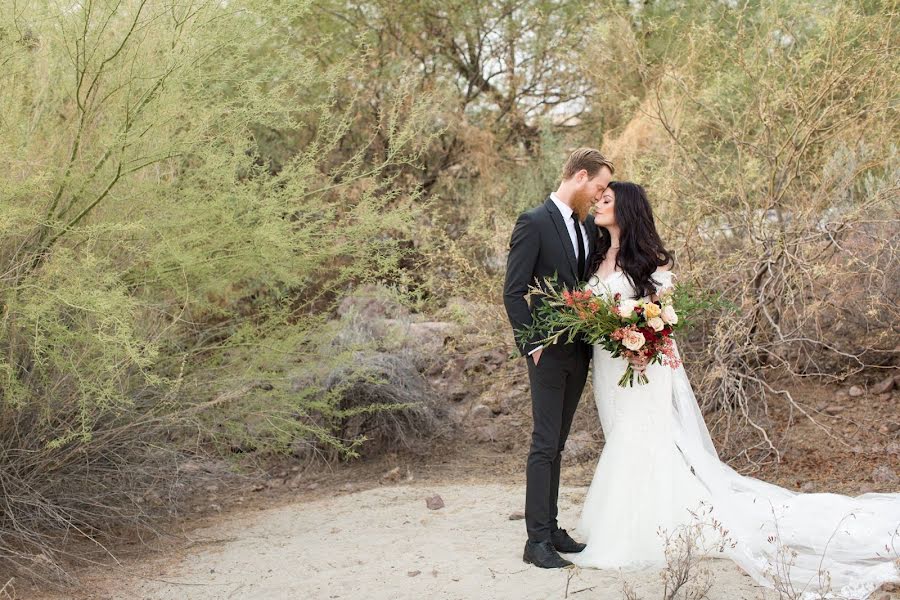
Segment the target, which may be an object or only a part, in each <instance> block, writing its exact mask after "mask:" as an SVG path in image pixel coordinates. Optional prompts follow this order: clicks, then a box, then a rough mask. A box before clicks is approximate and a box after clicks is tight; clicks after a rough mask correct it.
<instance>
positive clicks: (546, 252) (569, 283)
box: [503, 197, 597, 355]
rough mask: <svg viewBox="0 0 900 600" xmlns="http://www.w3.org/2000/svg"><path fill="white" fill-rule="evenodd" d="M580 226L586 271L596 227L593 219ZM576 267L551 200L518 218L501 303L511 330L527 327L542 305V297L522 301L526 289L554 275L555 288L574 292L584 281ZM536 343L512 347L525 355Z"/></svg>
mask: <svg viewBox="0 0 900 600" xmlns="http://www.w3.org/2000/svg"><path fill="white" fill-rule="evenodd" d="M584 227H585V231H586V232H587V238H588V248H587V252H586V254H587V257H586V260H585V271H587V270H589V269H590V263H591V260H590V259H591V256H592V255H593V253H594V250H595V248H596V246H597V226H596V225H595V224H594V219H593V217H588V218H587V219H585V221H584ZM577 265H578V263H577V261H576V259H575V249H574V248H573V247H572V238H570V237H569V231H568V229H567V227H566V223H565V222H564V220H563V216H562V214H561V213H560V212H559V209H558V208H556V205H555V204H554V203H553V200H551V199H550V198H549V197H548V198H547V200H546V201H545V202H544V203H543V204H542V205H541V206H538V207H536V208H533V209H531V210H529V211H527V212H524V213H522V214H521V215H519V218H518V220H517V221H516V226H515V227H514V228H513V232H512V236H510V240H509V256H508V257H507V260H506V282H505V283H504V285H503V304H504V305H505V306H506V314H507V316H508V317H509V322H510V323H511V324H512V326H513V329H514V330H518V329H521V328H523V327H528V326H530V325H531V324H532V314H533V313H534V311H536V310H537V309H538V307H539V306H540V305H541V304H542V303H543V297H542V296H537V297H532V298H531V302H530V303H529V302H526V300H525V296H526V294H527V293H528V287H529V286H530V285H535V284H538V283H540V282H543V280H544V278H545V277H551V276H552V275H554V274H556V276H557V283H558V285H560V286H565V287H566V288H568V289H576V288H578V287H579V286H580V285H581V282H582V281H584V280H585V279H587V273H586V272H585V273H582V274H581V277H577V276H576V271H577V270H578V266H577ZM536 342H537V339H532V340H529V341H528V342H527V343H524V344H522V343H520V342H519V340H516V346H518V348H519V352H520V353H521V354H522V355H526V354H528V352H529V351H531V350H533V349H534V348H536V347H537V346H538V344H537V343H536Z"/></svg>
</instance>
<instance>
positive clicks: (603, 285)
mask: <svg viewBox="0 0 900 600" xmlns="http://www.w3.org/2000/svg"><path fill="white" fill-rule="evenodd" d="M653 279H654V281H657V282H659V284H660V286H659V289H658V290H657V291H660V292H661V291H662V290H664V289H666V288H670V287H672V286H673V285H674V283H675V282H674V279H675V274H674V273H672V271H661V270H657V271H655V272H654V273H653ZM585 289H590V290H591V291H592V292H593V293H594V294H597V295H600V294H602V295H606V296H609V297H612V296H613V295H615V294H617V293H619V294H622V297H623V298H633V297H634V286H633V285H632V284H631V280H630V279H628V276H627V275H625V272H624V271H614V272H613V273H611V274H610V275H608V276H607V277H606V278H605V279H600V278H599V277H598V276H596V275H592V276H591V278H590V279H588V281H587V283H586V284H585Z"/></svg>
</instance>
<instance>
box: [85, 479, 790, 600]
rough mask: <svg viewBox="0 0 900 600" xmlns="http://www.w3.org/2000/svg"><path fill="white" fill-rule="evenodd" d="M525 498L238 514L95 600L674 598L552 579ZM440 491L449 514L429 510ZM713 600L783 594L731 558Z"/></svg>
mask: <svg viewBox="0 0 900 600" xmlns="http://www.w3.org/2000/svg"><path fill="white" fill-rule="evenodd" d="M523 491H524V490H523V489H522V488H521V487H520V486H514V485H504V484H487V485H477V484H476V485H473V484H453V485H436V486H429V485H424V484H418V483H417V484H412V485H397V486H390V487H380V488H375V489H370V490H367V491H361V492H356V493H350V494H343V495H337V496H333V497H326V498H319V499H318V500H315V501H313V502H306V503H302V502H297V503H293V504H289V505H286V506H282V507H279V508H267V509H264V510H259V511H247V512H244V513H234V514H232V515H230V516H229V517H228V518H226V519H223V520H222V521H221V522H219V523H218V524H216V525H214V526H212V527H208V528H205V529H198V530H196V531H194V532H193V533H192V537H194V538H195V539H196V540H197V543H196V544H194V545H193V548H192V549H191V550H190V551H189V552H183V553H181V554H183V555H184V557H183V558H178V559H173V558H172V556H171V555H170V556H168V557H167V556H164V555H163V556H160V557H158V558H155V559H150V560H148V561H142V562H141V563H139V564H138V565H136V566H134V567H133V568H131V574H130V575H124V576H119V575H117V576H116V577H114V578H110V579H109V580H107V581H106V582H103V583H102V584H99V585H98V582H96V581H95V582H94V585H95V586H97V587H94V593H93V594H92V596H91V597H93V598H104V599H105V598H114V599H117V600H118V599H122V600H125V599H128V600H135V599H145V600H214V599H215V600H220V599H235V598H236V599H246V600H249V599H258V600H263V599H265V600H279V599H284V600H288V599H301V598H302V599H319V598H321V599H329V600H330V599H334V598H347V599H356V598H360V599H362V598H365V599H369V600H376V599H385V600H387V599H401V598H410V599H413V598H415V599H424V598H428V599H431V598H435V599H437V598H446V599H479V600H484V599H493V598H496V599H511V598H517V599H535V600H536V599H542V600H543V599H550V598H554V599H555V598H574V599H576V600H588V599H603V600H606V599H613V598H616V599H619V598H624V593H623V591H622V590H623V583H624V582H625V581H627V582H629V583H630V584H631V585H632V586H633V588H634V590H635V592H636V593H637V596H638V597H639V598H642V599H647V600H649V599H657V598H661V597H662V593H661V592H662V586H661V583H660V578H659V573H658V571H640V572H631V573H627V574H622V573H618V572H615V571H597V570H568V571H548V570H542V569H538V568H536V567H532V566H530V565H526V564H525V563H523V562H522V558H521V554H522V546H523V544H524V539H525V526H524V522H523V521H521V520H510V518H509V516H510V514H511V513H513V512H515V511H518V510H521V504H522V497H523ZM584 492H585V490H584V488H572V487H569V488H564V490H563V492H562V494H561V499H560V511H561V517H562V518H561V523H562V524H563V525H564V526H568V527H569V528H570V529H571V528H574V524H575V522H576V519H577V513H578V509H577V506H578V502H579V501H580V499H581V497H582V496H583V494H584ZM434 494H438V495H440V496H441V498H442V499H443V501H444V503H445V506H444V507H443V508H440V509H437V510H432V509H429V508H428V507H426V502H425V498H426V497H428V496H432V495H434ZM708 564H709V566H710V568H711V570H712V572H713V574H714V577H715V584H714V587H713V589H712V590H711V593H710V594H709V598H711V599H712V600H769V599H771V598H774V595H773V594H771V593H769V592H767V591H765V590H763V589H761V588H760V587H758V586H757V585H755V584H754V582H753V581H752V580H751V579H750V578H749V577H747V576H746V575H744V574H742V573H741V572H739V571H738V569H737V568H736V567H734V566H733V565H732V564H731V563H730V562H728V561H725V560H710V561H709V563H708Z"/></svg>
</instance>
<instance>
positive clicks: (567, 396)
mask: <svg viewBox="0 0 900 600" xmlns="http://www.w3.org/2000/svg"><path fill="white" fill-rule="evenodd" d="M612 174H613V165H612V163H610V162H609V161H608V160H606V159H605V158H604V157H603V155H602V154H600V152H599V151H597V150H594V149H592V148H579V149H578V150H576V151H575V152H573V153H572V154H571V155H570V156H569V158H568V160H567V161H566V164H565V165H564V166H563V170H562V181H561V182H560V184H559V188H558V189H557V190H556V192H554V193H552V194H550V197H549V198H547V200H546V201H545V202H544V204H542V205H541V206H538V207H536V208H533V209H531V210H529V211H527V212H524V213H522V214H521V215H519V219H518V220H517V221H516V226H515V227H514V228H513V232H512V236H511V238H510V242H509V257H508V259H507V263H506V283H505V284H504V288H503V301H504V304H505V305H506V314H507V315H508V316H509V321H510V323H511V324H512V326H513V329H516V330H517V329H520V328H523V327H528V326H530V325H531V324H532V314H533V311H535V310H537V308H538V306H540V303H541V300H542V298H541V297H535V298H532V299H531V305H530V306H529V304H528V302H526V300H525V296H526V294H527V293H528V287H529V286H530V285H534V284H535V283H539V282H542V281H543V280H544V278H546V277H551V276H553V275H556V277H557V283H558V284H559V285H561V286H565V287H566V288H568V289H576V288H580V287H581V286H582V284H583V282H584V281H586V280H587V279H588V277H589V274H588V272H587V270H588V268H589V266H590V256H591V252H592V251H593V249H594V246H595V245H596V242H597V226H596V225H595V224H594V220H593V218H588V217H589V210H590V207H591V204H592V203H593V202H595V201H596V200H598V199H599V198H600V195H601V194H602V193H603V191H604V190H605V189H606V186H607V185H609V182H610V179H611V178H612ZM517 345H518V347H519V352H520V353H521V354H522V355H523V356H525V357H526V361H527V362H528V379H529V382H530V384H531V412H532V418H533V420H534V427H533V429H532V434H531V450H530V451H529V453H528V466H527V471H526V475H527V484H526V491H525V527H526V529H527V530H528V541H527V542H526V543H525V553H524V556H523V559H524V560H525V562H528V563H531V564H534V565H537V566H538V567H543V568H560V567H567V566H570V565H571V564H572V563H571V562H569V561H567V560H565V559H564V558H562V557H561V556H560V555H559V554H558V552H581V550H583V549H584V547H585V546H584V544H579V543H578V542H575V541H574V540H573V539H572V538H571V537H569V535H568V534H567V533H566V530H565V529H560V528H559V525H558V523H557V521H556V518H557V512H558V510H557V498H558V496H559V470H560V461H561V452H562V451H563V447H564V446H565V443H566V438H567V437H568V435H569V428H570V427H571V425H572V418H573V417H574V416H575V409H576V407H577V406H578V400H579V399H580V398H581V392H582V390H583V389H584V383H585V381H586V380H587V373H588V365H589V364H590V360H591V352H592V349H591V347H590V345H588V344H587V343H586V342H584V341H581V340H576V341H575V342H573V343H571V344H566V343H562V341H560V342H558V343H556V344H553V345H550V346H548V347H546V348H544V347H542V346H539V345H538V344H537V340H529V341H527V342H525V343H519V342H518V341H517Z"/></svg>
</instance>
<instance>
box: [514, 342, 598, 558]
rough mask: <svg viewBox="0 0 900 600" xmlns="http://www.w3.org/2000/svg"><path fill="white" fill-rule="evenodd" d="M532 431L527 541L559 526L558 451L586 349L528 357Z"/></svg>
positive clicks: (561, 347) (583, 374) (567, 347)
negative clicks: (536, 357) (535, 362)
mask: <svg viewBox="0 0 900 600" xmlns="http://www.w3.org/2000/svg"><path fill="white" fill-rule="evenodd" d="M526 360H527V361H528V379H529V381H530V383H531V412H532V417H533V419H534V429H533V430H532V433H531V450H530V451H529V453H528V466H527V469H526V477H527V484H526V490H525V527H526V529H527V530H528V539H529V540H530V541H532V542H541V541H544V540H549V539H550V534H551V533H552V532H553V531H555V530H556V529H558V528H559V525H558V523H557V520H556V519H557V514H558V508H557V499H558V497H559V471H560V464H561V461H562V451H563V448H564V447H565V445H566V439H567V438H568V437H569V429H570V428H571V426H572V419H573V418H574V417H575V409H576V408H578V400H579V399H580V398H581V392H582V391H583V390H584V384H585V381H587V374H588V365H589V364H590V360H591V347H590V346H589V345H588V344H586V343H584V342H581V341H576V342H574V343H572V344H560V343H557V344H553V345H550V346H547V347H545V348H544V350H543V352H542V354H541V358H540V361H539V362H538V364H537V365H535V364H534V358H533V357H531V356H529V357H528V358H527V359H526Z"/></svg>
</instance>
